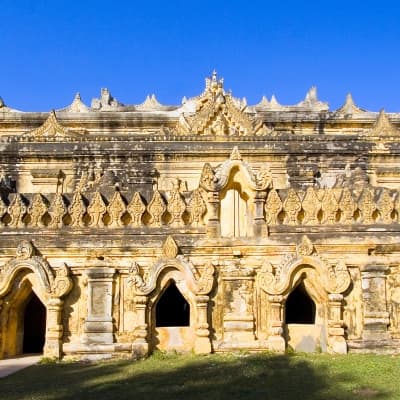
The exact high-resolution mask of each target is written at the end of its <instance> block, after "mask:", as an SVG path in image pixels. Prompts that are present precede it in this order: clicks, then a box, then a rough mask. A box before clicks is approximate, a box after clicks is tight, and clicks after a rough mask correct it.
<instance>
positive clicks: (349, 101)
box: [337, 93, 364, 115]
mask: <svg viewBox="0 0 400 400" xmlns="http://www.w3.org/2000/svg"><path fill="white" fill-rule="evenodd" d="M363 111H364V110H362V109H361V108H359V107H357V106H356V104H355V103H354V100H353V96H352V95H351V93H347V95H346V100H345V102H344V104H343V106H342V107H340V108H339V109H338V110H337V112H338V113H339V114H346V115H352V114H359V113H361V112H363Z"/></svg>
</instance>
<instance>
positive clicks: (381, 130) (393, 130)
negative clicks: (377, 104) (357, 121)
mask: <svg viewBox="0 0 400 400" xmlns="http://www.w3.org/2000/svg"><path fill="white" fill-rule="evenodd" d="M367 134H368V135H370V136H399V135H400V129H399V128H397V127H396V126H395V125H394V124H393V123H392V122H391V121H390V119H389V117H388V116H387V114H386V113H385V111H384V110H381V111H380V113H379V115H378V118H377V120H376V122H375V124H374V126H373V127H372V129H371V130H370V131H368V132H367Z"/></svg>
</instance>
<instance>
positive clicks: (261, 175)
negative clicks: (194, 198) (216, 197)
mask: <svg viewBox="0 0 400 400" xmlns="http://www.w3.org/2000/svg"><path fill="white" fill-rule="evenodd" d="M234 168H239V169H240V170H241V171H242V172H243V175H244V177H245V178H246V184H247V185H248V186H249V187H250V188H251V189H252V190H266V189H267V188H269V187H272V175H271V171H270V169H269V166H268V165H266V164H265V165H262V166H261V168H260V169H259V170H258V172H257V173H256V172H255V171H253V169H252V168H251V167H250V165H249V164H248V163H246V162H245V161H243V160H242V156H241V154H240V151H239V149H238V147H237V146H235V147H234V148H233V149H232V152H231V155H230V157H229V159H228V160H226V161H225V162H223V163H222V164H220V165H218V166H217V167H216V168H212V167H211V165H210V164H209V163H205V164H204V166H203V170H202V172H201V176H200V186H201V187H202V188H203V189H205V190H207V191H219V190H221V189H223V188H224V187H225V186H226V185H227V183H228V181H229V177H230V174H231V171H232V169H234Z"/></svg>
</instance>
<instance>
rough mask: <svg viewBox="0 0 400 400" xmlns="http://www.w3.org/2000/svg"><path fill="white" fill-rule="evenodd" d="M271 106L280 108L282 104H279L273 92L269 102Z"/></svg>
mask: <svg viewBox="0 0 400 400" xmlns="http://www.w3.org/2000/svg"><path fill="white" fill-rule="evenodd" d="M269 105H270V106H271V108H281V107H282V106H281V105H280V104H279V102H278V100H277V99H276V97H275V95H274V94H273V95H272V97H271V101H270V102H269Z"/></svg>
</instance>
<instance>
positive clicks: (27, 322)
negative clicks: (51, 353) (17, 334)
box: [22, 292, 46, 353]
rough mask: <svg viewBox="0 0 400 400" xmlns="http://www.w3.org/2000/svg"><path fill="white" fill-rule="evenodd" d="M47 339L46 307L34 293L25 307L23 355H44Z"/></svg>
mask: <svg viewBox="0 0 400 400" xmlns="http://www.w3.org/2000/svg"><path fill="white" fill-rule="evenodd" d="M45 337H46V307H45V306H44V305H43V303H42V302H41V301H40V300H39V298H38V297H37V296H36V294H35V293H33V292H32V295H31V297H30V299H29V300H28V303H27V304H26V307H25V314H24V342H23V346H22V352H23V353H42V352H43V347H44V342H45Z"/></svg>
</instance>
